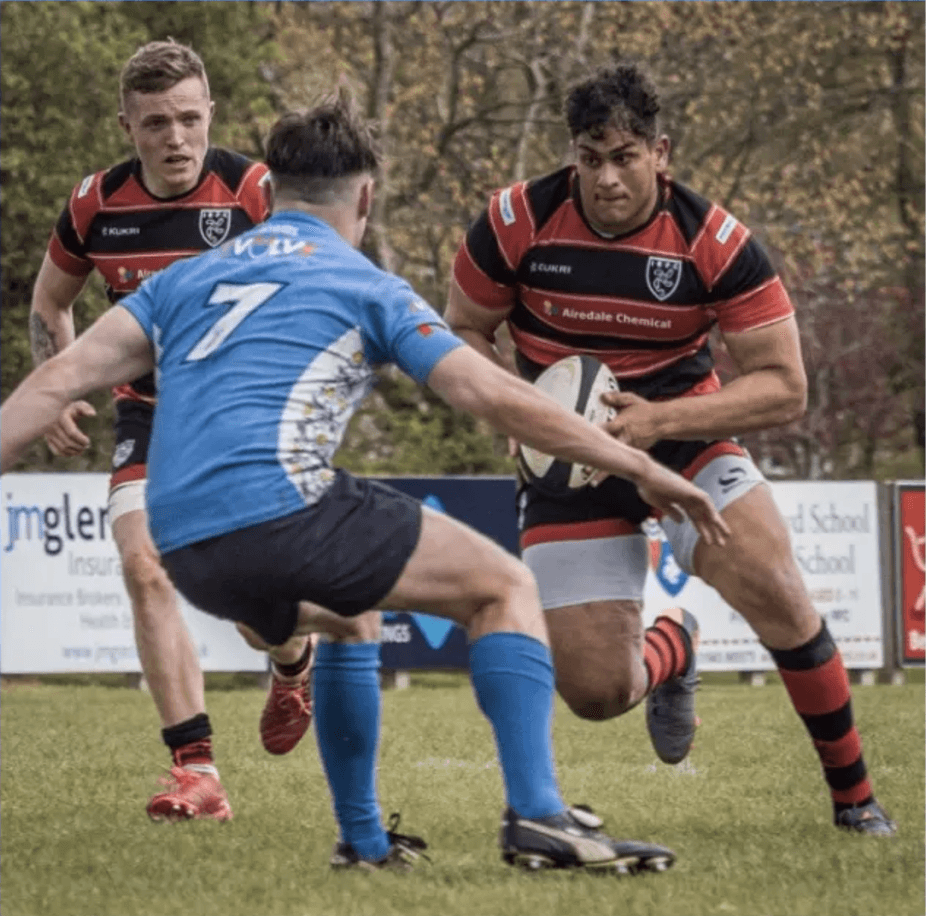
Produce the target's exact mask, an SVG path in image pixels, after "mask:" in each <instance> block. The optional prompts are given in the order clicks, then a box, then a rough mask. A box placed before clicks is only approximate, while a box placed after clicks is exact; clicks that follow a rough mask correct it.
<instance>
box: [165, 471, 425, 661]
mask: <svg viewBox="0 0 926 916" xmlns="http://www.w3.org/2000/svg"><path fill="white" fill-rule="evenodd" d="M420 534H421V504H420V503H419V502H418V501H417V500H416V499H413V498H412V497H410V496H406V495H405V494H404V493H399V492H398V491H397V490H394V489H392V488H391V487H388V486H386V485H385V484H382V483H378V482H377V481H371V480H363V479H361V478H357V477H353V476H352V475H350V474H348V473H346V472H345V471H338V473H337V476H336V478H335V481H334V483H333V484H332V486H331V488H330V489H329V490H328V492H327V493H326V494H325V495H324V496H323V497H322V498H321V500H319V502H318V503H316V504H315V505H314V506H309V507H308V508H306V509H302V510H300V511H298V512H295V513H293V514H292V515H287V516H284V517H283V518H277V519H273V520H272V521H269V522H262V523H261V524H258V525H253V526H251V527H249V528H242V529H240V530H238V531H232V532H229V533H228V534H223V535H220V536H219V537H214V538H209V539H208V540H205V541H200V542H199V543H197V544H191V545H189V546H187V547H181V548H179V549H178V550H172V551H170V552H169V553H165V554H164V555H163V557H162V561H163V563H164V568H165V569H166V570H167V571H168V573H169V574H170V577H171V579H172V580H173V582H174V585H176V587H177V589H178V590H179V591H180V592H181V593H182V594H183V596H184V597H185V598H186V599H187V600H188V601H189V602H190V604H192V605H193V606H194V607H198V608H199V609H200V610H203V611H206V612H207V613H209V614H212V615H213V616H215V617H222V618H224V619H226V620H234V621H236V622H238V623H244V624H247V626H249V627H251V629H253V630H255V631H256V632H257V633H259V634H260V636H261V637H262V638H263V639H264V640H265V641H266V642H268V643H270V645H273V646H276V645H281V644H282V643H284V642H286V640H287V639H289V637H290V636H292V635H293V631H294V630H295V627H296V621H297V614H298V605H299V602H300V601H311V602H313V603H314V604H318V605H321V606H322V607H325V608H327V609H328V610H330V611H334V612H335V613H337V614H341V615H342V616H344V617H353V616H356V615H357V614H361V613H363V612H364V611H368V610H370V608H372V607H374V606H375V605H376V604H377V603H378V602H379V601H380V600H381V599H382V598H385V597H386V595H387V594H388V593H389V592H390V591H391V590H392V587H393V586H394V585H395V583H396V581H397V580H398V578H399V576H400V575H401V574H402V570H403V569H404V568H405V564H406V563H407V562H408V560H409V558H410V557H411V555H412V553H413V552H414V550H415V547H416V546H417V544H418V538H419V536H420Z"/></svg>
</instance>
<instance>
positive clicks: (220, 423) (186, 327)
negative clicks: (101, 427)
mask: <svg viewBox="0 0 926 916" xmlns="http://www.w3.org/2000/svg"><path fill="white" fill-rule="evenodd" d="M115 307H116V308H126V309H128V310H129V312H131V314H132V315H133V316H134V317H135V318H136V319H137V320H138V322H139V323H140V324H141V326H142V328H143V329H144V331H145V333H146V334H147V335H148V337H149V339H150V340H151V342H152V346H153V348H154V352H155V377H156V382H157V395H158V402H157V408H156V410H155V416H154V430H153V433H152V439H151V448H150V451H149V455H148V484H147V503H148V514H149V524H150V527H151V533H152V536H153V538H154V542H155V544H156V545H157V547H158V549H159V550H160V551H161V552H167V551H170V550H175V549H177V548H178V547H183V546H186V545H187V544H192V543H196V542H197V541H201V540H204V539H206V538H209V537H215V536H217V535H219V534H225V533H227V532H229V531H234V530H237V529H239V528H245V527H248V526H250V525H255V524H257V523H259V522H263V521H267V520H269V519H273V518H279V517H282V516H284V515H289V514H291V513H293V512H296V511H297V510H299V509H302V508H304V507H305V506H307V505H311V504H313V503H315V502H317V501H318V499H319V498H320V497H321V496H322V495H323V494H324V492H325V491H326V490H327V488H328V487H329V486H330V484H331V481H332V480H333V477H334V471H333V470H332V461H333V458H334V454H335V451H336V450H337V448H338V446H339V444H340V442H341V438H342V436H343V435H344V430H345V428H346V426H347V423H348V421H349V420H350V418H351V416H352V414H353V413H354V411H355V410H356V409H357V407H358V406H359V404H360V402H361V400H362V399H363V398H364V396H365V395H366V394H367V392H368V391H369V389H370V386H371V384H372V380H373V368H374V366H376V365H380V364H385V363H394V364H396V365H398V366H399V367H400V368H401V369H402V370H403V371H404V372H406V373H407V374H408V375H410V376H411V377H412V378H413V379H415V380H416V381H419V382H424V381H425V380H426V379H427V377H428V375H429V374H430V372H431V370H432V369H433V367H434V365H435V364H436V363H437V362H438V361H439V360H440V359H441V358H442V357H443V356H445V355H446V354H447V353H448V352H450V351H451V350H452V349H454V348H456V347H457V346H460V345H461V343H462V341H461V340H460V339H459V338H458V337H456V336H455V335H453V334H452V333H451V332H450V331H449V330H448V329H447V326H446V325H445V324H444V322H443V321H442V320H441V318H440V316H439V315H438V314H437V313H436V312H435V311H434V309H432V308H431V306H429V305H428V304H427V303H425V302H424V301H423V300H422V299H420V298H419V297H418V296H417V295H416V294H415V292H414V291H413V290H412V288H411V287H410V286H409V285H408V284H407V283H406V282H405V281H404V280H402V279H401V278H399V277H396V276H395V275H393V274H390V273H387V272H386V271H383V270H381V269H380V268H378V267H376V266H375V265H374V264H373V263H372V262H371V261H369V259H367V258H366V257H365V256H364V255H363V254H361V253H360V252H359V251H357V250H356V249H354V248H353V247H351V245H349V244H348V243H347V242H346V241H345V240H344V239H343V238H342V237H341V236H340V235H339V234H338V233H337V232H335V230H334V229H332V228H331V227H330V226H329V225H328V224H327V223H325V222H323V221H322V220H319V219H316V218H315V217H312V216H309V215H308V214H304V213H300V212H296V211H286V212H284V213H278V214H276V215H275V216H273V217H271V219H269V220H268V221H267V222H265V223H262V224H261V225H260V226H257V227H256V228H254V229H252V230H251V231H249V232H247V233H245V234H244V235H240V236H238V237H237V238H235V239H232V240H231V241H229V242H227V243H226V244H224V245H222V246H221V247H220V248H217V249H215V250H214V251H210V252H207V253H206V254H203V255H200V256H198V257H196V258H193V259H190V260H186V261H180V262H178V263H176V264H173V265H171V266H170V267H168V268H167V269H166V270H163V271H161V272H160V273H158V274H156V275H155V276H154V277H152V278H150V279H149V280H147V281H146V282H145V283H144V284H143V285H142V286H141V287H140V288H139V289H138V290H137V291H136V292H135V293H133V294H132V295H131V296H129V297H127V298H126V299H124V300H122V301H121V302H120V303H119V305H118V306H115Z"/></svg>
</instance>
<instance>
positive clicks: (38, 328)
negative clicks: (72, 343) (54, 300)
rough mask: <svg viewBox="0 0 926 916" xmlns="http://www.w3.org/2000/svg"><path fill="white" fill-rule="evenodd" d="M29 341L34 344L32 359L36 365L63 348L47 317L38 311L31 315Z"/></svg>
mask: <svg viewBox="0 0 926 916" xmlns="http://www.w3.org/2000/svg"><path fill="white" fill-rule="evenodd" d="M29 342H30V343H31V345H32V361H33V363H34V364H35V365H36V366H38V365H39V364H40V363H44V362H45V360H46V359H50V358H51V357H52V356H54V355H55V354H56V353H57V352H58V351H59V350H60V349H61V348H60V347H59V346H58V342H57V341H56V340H55V335H54V334H53V333H52V332H51V330H50V329H49V327H48V325H47V324H46V323H45V319H44V318H43V317H42V316H41V315H39V314H38V313H36V312H32V313H31V314H30V315H29Z"/></svg>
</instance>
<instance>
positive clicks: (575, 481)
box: [518, 356, 618, 496]
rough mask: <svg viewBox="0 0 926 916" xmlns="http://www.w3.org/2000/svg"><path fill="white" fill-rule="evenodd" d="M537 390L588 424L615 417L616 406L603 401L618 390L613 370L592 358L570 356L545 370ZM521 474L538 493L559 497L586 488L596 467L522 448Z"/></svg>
mask: <svg viewBox="0 0 926 916" xmlns="http://www.w3.org/2000/svg"><path fill="white" fill-rule="evenodd" d="M534 387H536V388H538V389H540V390H541V391H543V392H545V393H546V394H548V395H549V396H550V397H551V398H553V400H554V401H556V402H557V403H558V404H560V405H561V406H562V407H565V408H566V409H567V410H572V411H575V412H576V413H578V414H581V415H582V416H583V417H585V419H586V420H588V421H589V423H593V424H595V425H598V424H599V423H604V422H605V421H607V420H610V419H612V418H613V417H614V414H615V410H614V408H613V407H611V406H609V405H608V404H605V403H604V402H603V401H602V400H601V395H603V394H604V393H605V392H608V391H617V390H618V385H617V379H615V378H614V374H613V373H612V372H611V370H610V369H609V368H608V367H607V366H606V365H605V364H604V363H602V362H600V361H599V360H597V359H595V358H594V357H592V356H567V357H566V358H565V359H561V360H560V361H559V362H556V363H553V365H552V366H548V367H547V368H546V369H544V371H543V372H541V373H540V375H538V376H537V379H536V380H535V381H534ZM518 455H519V458H520V462H519V463H520V466H521V471H522V473H523V474H524V476H525V477H526V478H527V480H529V481H530V482H531V483H532V484H533V485H534V486H536V487H537V488H538V489H539V490H542V491H543V492H545V493H549V494H551V495H554V496H556V495H560V494H563V493H567V492H569V491H570V490H578V489H581V488H582V487H584V486H587V485H588V483H589V481H590V480H591V479H592V477H594V475H595V470H596V469H595V468H593V467H590V466H589V465H584V464H570V463H569V462H567V461H560V460H559V459H558V458H553V457H551V456H550V455H545V454H544V453H543V452H539V451H537V449H535V448H530V447H529V446H527V445H522V446H520V448H519V449H518Z"/></svg>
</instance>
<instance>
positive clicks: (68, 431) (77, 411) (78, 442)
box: [45, 401, 96, 458]
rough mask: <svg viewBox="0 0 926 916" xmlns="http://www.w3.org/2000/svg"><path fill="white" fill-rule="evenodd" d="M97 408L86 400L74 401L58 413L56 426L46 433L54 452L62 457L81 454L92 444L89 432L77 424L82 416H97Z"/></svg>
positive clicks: (46, 438) (49, 445) (47, 440)
mask: <svg viewBox="0 0 926 916" xmlns="http://www.w3.org/2000/svg"><path fill="white" fill-rule="evenodd" d="M95 416H96V410H94V408H93V405H92V404H88V403H87V402H86V401H73V402H71V403H70V404H68V406H67V407H65V408H64V410H62V411H61V413H60V414H59V415H58V419H57V420H55V424H54V426H52V427H51V429H49V430H48V432H47V433H45V441H46V442H47V443H48V447H49V448H50V449H51V451H52V454H54V455H58V456H59V457H62V458H70V457H72V456H73V455H79V454H80V453H81V452H82V451H84V449H85V448H87V446H88V445H89V444H90V439H89V437H88V436H87V434H86V433H85V432H84V431H83V430H82V429H81V428H80V427H79V426H78V425H77V424H78V421H79V420H80V419H81V417H95Z"/></svg>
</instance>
